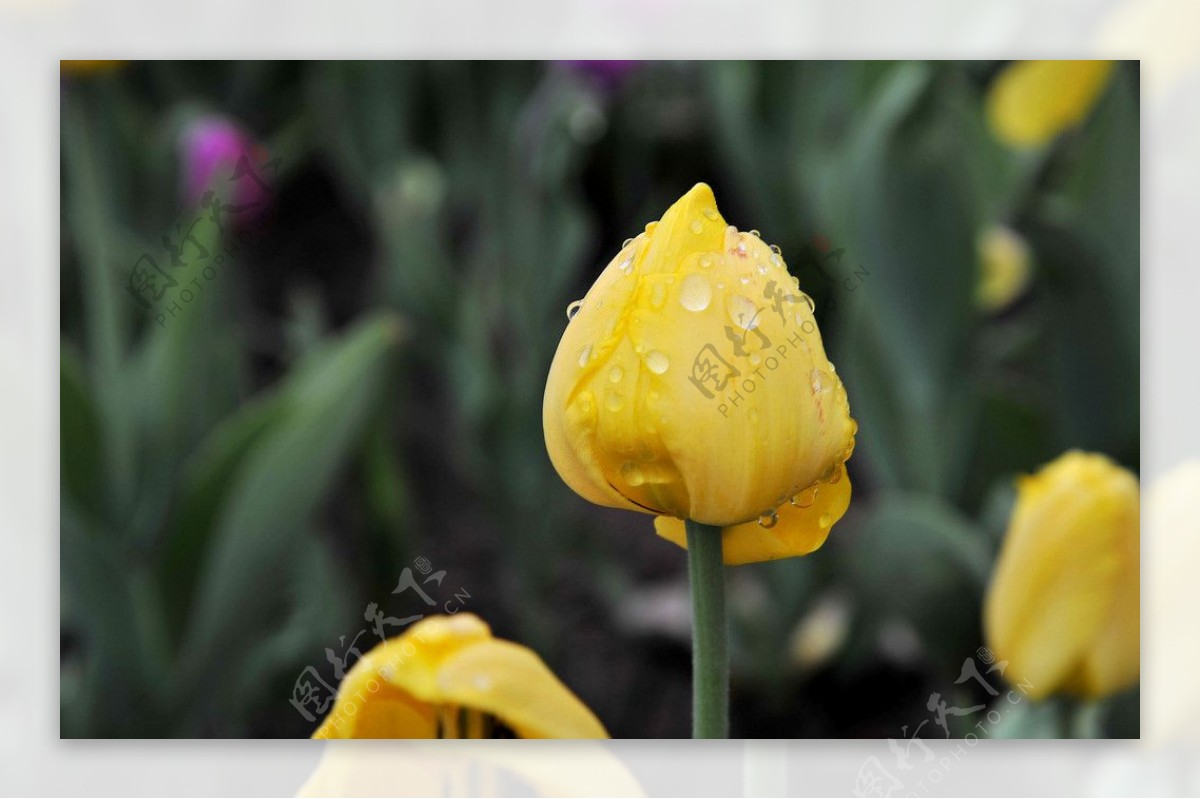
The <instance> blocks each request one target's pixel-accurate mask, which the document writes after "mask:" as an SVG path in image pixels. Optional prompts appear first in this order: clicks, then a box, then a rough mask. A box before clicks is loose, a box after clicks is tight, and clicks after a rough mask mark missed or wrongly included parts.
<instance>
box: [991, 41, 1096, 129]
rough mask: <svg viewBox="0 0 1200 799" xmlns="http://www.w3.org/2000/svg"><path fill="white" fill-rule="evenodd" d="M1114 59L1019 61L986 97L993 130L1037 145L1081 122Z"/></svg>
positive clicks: (997, 81) (1002, 75) (1094, 101)
mask: <svg viewBox="0 0 1200 799" xmlns="http://www.w3.org/2000/svg"><path fill="white" fill-rule="evenodd" d="M1112 70H1113V62H1112V61H1017V62H1014V63H1013V64H1012V65H1010V66H1009V67H1007V68H1006V69H1005V70H1004V71H1003V72H1002V73H1001V74H1000V76H999V77H998V78H996V80H995V82H994V83H993V84H992V88H991V91H989V92H988V97H987V114H988V120H989V122H990V123H991V126H992V131H993V132H994V133H995V134H996V136H997V137H999V138H1000V139H1001V140H1002V141H1004V142H1005V143H1007V144H1009V145H1011V146H1013V147H1037V146H1039V145H1042V144H1045V143H1046V142H1047V141H1049V140H1050V139H1052V138H1054V137H1055V136H1057V135H1058V134H1059V133H1062V132H1063V131H1064V130H1066V129H1067V128H1069V127H1072V126H1074V125H1077V124H1079V123H1080V122H1082V121H1083V119H1084V117H1086V116H1087V114H1088V112H1089V111H1090V110H1091V109H1092V106H1093V105H1094V104H1095V103H1096V100H1097V99H1098V98H1099V97H1100V93H1101V92H1102V91H1103V89H1104V87H1105V86H1106V85H1107V84H1108V79H1109V76H1110V75H1111V74H1112Z"/></svg>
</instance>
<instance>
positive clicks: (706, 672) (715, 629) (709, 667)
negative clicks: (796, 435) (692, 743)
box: [687, 521, 729, 738]
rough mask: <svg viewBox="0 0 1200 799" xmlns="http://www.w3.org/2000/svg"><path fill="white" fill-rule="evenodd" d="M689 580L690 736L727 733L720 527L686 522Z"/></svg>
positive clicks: (725, 656)
mask: <svg viewBox="0 0 1200 799" xmlns="http://www.w3.org/2000/svg"><path fill="white" fill-rule="evenodd" d="M687 545H688V577H689V579H690V580H691V583H692V737H693V738H728V737H729V647H728V645H727V641H726V639H727V637H728V636H727V634H726V620H725V563H724V559H723V558H722V555H721V528H720V527H713V526H711V525H707V524H699V523H698V522H693V521H688V522H687Z"/></svg>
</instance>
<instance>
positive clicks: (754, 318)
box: [726, 294, 759, 330]
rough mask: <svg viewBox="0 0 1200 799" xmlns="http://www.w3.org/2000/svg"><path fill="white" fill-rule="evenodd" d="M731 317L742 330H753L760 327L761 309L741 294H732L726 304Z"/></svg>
mask: <svg viewBox="0 0 1200 799" xmlns="http://www.w3.org/2000/svg"><path fill="white" fill-rule="evenodd" d="M726 310H727V311H728V313H729V318H730V319H731V320H732V321H733V323H734V324H736V325H737V326H738V328H739V329H741V330H753V329H754V328H756V327H758V313H759V309H758V308H757V307H756V306H755V305H754V303H753V302H752V301H750V300H748V299H746V298H745V297H743V296H741V295H740V294H734V295H732V296H730V298H729V301H728V303H727V304H726Z"/></svg>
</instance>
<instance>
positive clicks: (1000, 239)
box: [975, 225, 1031, 313]
mask: <svg viewBox="0 0 1200 799" xmlns="http://www.w3.org/2000/svg"><path fill="white" fill-rule="evenodd" d="M978 249H979V267H980V275H979V284H978V285H977V286H976V288H975V302H976V303H977V304H978V305H979V307H980V308H982V309H983V310H984V311H987V312H988V313H995V312H998V311H1002V310H1004V309H1005V308H1007V307H1008V306H1009V305H1011V304H1012V302H1013V301H1014V300H1016V299H1017V297H1019V296H1020V295H1021V293H1022V292H1023V291H1025V287H1026V286H1028V285H1029V275H1030V271H1031V269H1030V260H1031V259H1030V256H1029V245H1028V244H1026V243H1025V239H1023V238H1021V236H1020V235H1019V234H1018V233H1016V232H1015V231H1013V230H1012V229H1010V228H1007V227H1005V226H1004V225H991V226H990V227H988V228H986V229H985V230H984V231H983V232H982V233H981V234H980V235H979V239H978Z"/></svg>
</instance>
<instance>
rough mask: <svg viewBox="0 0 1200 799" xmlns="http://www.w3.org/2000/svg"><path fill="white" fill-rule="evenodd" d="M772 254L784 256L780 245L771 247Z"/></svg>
mask: <svg viewBox="0 0 1200 799" xmlns="http://www.w3.org/2000/svg"><path fill="white" fill-rule="evenodd" d="M771 252H773V253H775V254H776V255H783V250H781V249H780V248H779V245H778V244H772V245H771Z"/></svg>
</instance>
